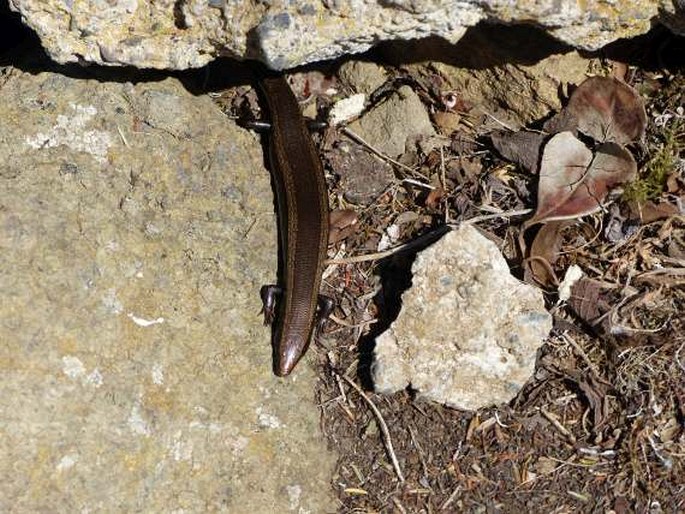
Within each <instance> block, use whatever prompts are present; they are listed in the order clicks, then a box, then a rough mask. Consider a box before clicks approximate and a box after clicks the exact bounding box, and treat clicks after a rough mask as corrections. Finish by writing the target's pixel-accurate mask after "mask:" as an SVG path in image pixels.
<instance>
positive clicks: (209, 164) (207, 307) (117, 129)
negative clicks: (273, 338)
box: [0, 3, 332, 513]
mask: <svg viewBox="0 0 685 514" xmlns="http://www.w3.org/2000/svg"><path fill="white" fill-rule="evenodd" d="M74 5H76V3H75V4H74ZM118 5H121V4H118ZM130 5H131V6H134V7H135V5H136V4H135V3H131V4H130ZM47 9H49V7H48V8H47ZM103 9H104V7H103ZM105 10H106V9H105ZM46 12H47V11H46ZM93 12H94V13H96V12H98V10H97V9H96V10H93ZM123 12H127V11H123ZM43 14H45V12H44V13H43ZM0 113H1V119H2V120H3V123H2V131H0V377H1V378H0V441H1V443H0V453H1V454H2V458H1V459H0V511H2V512H231V513H240V512H250V513H252V512H326V511H329V510H332V507H331V501H330V500H331V499H330V497H329V495H330V487H329V477H330V473H331V469H332V459H331V456H330V455H329V454H328V453H327V451H326V449H325V445H324V443H323V441H322V439H321V437H320V434H319V429H318V427H319V423H318V418H319V415H318V410H317V408H316V406H315V405H314V404H313V403H312V400H313V379H314V377H313V373H312V372H311V370H310V368H309V367H308V366H307V365H306V363H303V364H301V365H300V366H299V367H298V368H297V370H296V371H295V374H294V376H293V377H292V378H291V379H287V380H282V379H278V378H276V377H274V376H273V375H272V373H271V349H270V345H269V341H270V331H269V330H268V329H267V328H265V327H263V326H261V320H260V318H259V316H258V312H259V309H260V305H259V299H258V289H259V286H260V285H261V284H262V283H264V282H269V281H272V280H273V278H274V274H275V264H276V230H275V223H274V216H273V209H272V205H273V201H272V198H273V197H272V192H271V188H270V185H269V175H268V172H267V171H266V170H265V169H264V168H263V165H262V162H263V158H262V152H261V148H260V145H259V144H258V141H257V138H256V137H255V136H254V135H253V134H251V133H249V132H246V131H244V130H242V129H239V128H237V127H236V126H235V125H234V124H233V123H232V122H231V121H229V120H228V119H227V118H226V117H225V116H224V115H222V114H221V112H220V111H219V109H218V108H217V107H216V106H215V105H214V104H213V103H212V102H211V100H210V99H208V98H207V97H194V96H192V95H191V94H189V93H188V92H187V91H185V90H184V89H183V87H182V86H181V85H180V84H179V83H178V82H177V81H176V80H172V79H167V80H164V81H162V82H150V83H138V84H137V85H132V84H130V83H107V82H98V81H96V80H75V79H71V78H67V77H65V76H61V75H57V74H53V73H40V74H37V75H32V74H29V73H23V72H21V71H19V70H17V69H13V70H11V72H10V73H7V74H6V75H5V76H4V79H3V89H2V97H1V98H0Z"/></svg>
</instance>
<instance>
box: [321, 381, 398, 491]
mask: <svg viewBox="0 0 685 514" xmlns="http://www.w3.org/2000/svg"><path fill="white" fill-rule="evenodd" d="M334 373H335V372H334ZM336 375H337V373H336ZM339 376H340V377H341V378H342V379H343V380H344V381H345V382H347V383H348V384H349V385H350V387H352V389H354V390H355V391H357V392H358V393H359V396H361V397H362V398H363V399H364V401H366V403H368V404H369V407H370V408H371V411H372V412H373V414H374V415H375V416H376V421H378V425H379V426H380V428H381V432H382V433H383V442H384V443H385V450H386V451H387V452H388V455H389V457H390V460H391V461H392V467H393V468H395V473H396V474H397V478H398V479H399V481H400V483H401V484H403V483H404V475H403V474H402V469H401V468H400V463H399V462H398V460H397V456H396V455H395V450H394V449H393V447H392V440H391V439H390V431H389V430H388V425H386V424H385V420H384V419H383V415H382V414H381V411H379V410H378V407H376V405H375V404H374V403H373V402H372V401H371V398H369V397H368V396H367V395H366V393H365V392H364V391H362V389H361V387H359V386H358V385H357V384H355V383H354V381H353V380H351V379H350V378H348V377H346V376H345V375H339Z"/></svg>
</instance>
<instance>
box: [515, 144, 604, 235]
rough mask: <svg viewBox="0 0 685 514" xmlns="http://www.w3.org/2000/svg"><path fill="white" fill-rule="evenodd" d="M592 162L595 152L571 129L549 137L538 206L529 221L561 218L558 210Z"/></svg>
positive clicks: (541, 164) (543, 158)
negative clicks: (557, 212)
mask: <svg viewBox="0 0 685 514" xmlns="http://www.w3.org/2000/svg"><path fill="white" fill-rule="evenodd" d="M591 162H592V152H591V151H590V150H589V149H588V148H587V147H586V146H585V145H584V144H583V143H582V142H581V141H579V140H578V139H576V137H575V136H574V135H573V134H571V133H570V132H561V133H560V134H557V135H556V136H554V137H553V138H552V139H550V140H549V142H548V143H547V146H546V147H545V150H544V152H543V154H542V162H541V163H540V180H539V182H538V207H537V210H536V212H535V215H534V216H533V219H531V220H530V221H529V223H528V224H532V223H534V222H540V221H550V220H552V219H558V218H557V217H556V211H557V209H558V208H559V207H562V206H563V205H564V204H565V203H566V201H567V200H568V199H569V198H570V197H571V196H572V195H573V193H574V191H575V190H576V189H577V186H578V185H579V184H580V183H581V181H582V179H583V177H584V176H585V175H586V174H587V169H588V167H589V166H590V163H591Z"/></svg>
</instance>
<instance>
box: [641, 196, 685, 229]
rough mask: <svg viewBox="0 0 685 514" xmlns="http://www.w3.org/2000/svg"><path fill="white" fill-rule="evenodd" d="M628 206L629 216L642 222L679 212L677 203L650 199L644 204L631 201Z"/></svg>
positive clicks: (675, 214) (674, 214) (663, 217)
mask: <svg viewBox="0 0 685 514" xmlns="http://www.w3.org/2000/svg"><path fill="white" fill-rule="evenodd" d="M629 207H630V215H631V218H632V219H638V220H640V222H641V223H643V224H647V223H651V222H653V221H657V220H661V219H665V218H670V217H671V216H678V215H679V214H681V212H680V209H679V208H678V206H677V205H675V204H673V203H670V202H666V201H656V202H652V201H650V202H647V203H645V204H639V203H638V202H631V203H630V204H629Z"/></svg>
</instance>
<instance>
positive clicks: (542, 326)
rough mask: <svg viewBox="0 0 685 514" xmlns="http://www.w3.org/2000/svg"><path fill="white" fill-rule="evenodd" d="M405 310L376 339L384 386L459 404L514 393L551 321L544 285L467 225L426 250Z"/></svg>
mask: <svg viewBox="0 0 685 514" xmlns="http://www.w3.org/2000/svg"><path fill="white" fill-rule="evenodd" d="M412 272H413V279H412V287H411V288H410V289H409V290H407V291H406V292H405V293H404V294H403V295H402V310H401V312H400V315H399V316H398V318H397V319H396V320H395V322H394V323H393V324H392V326H391V327H390V329H388V330H387V331H385V332H383V333H382V334H381V335H380V336H379V337H378V338H377V339H376V348H375V354H374V357H375V361H374V365H373V378H374V383H375V387H376V390H377V391H378V392H380V393H394V392H396V391H399V390H401V389H404V388H405V387H407V386H411V387H412V389H414V390H415V391H416V393H417V396H418V397H424V398H427V399H429V400H433V401H436V402H440V403H444V404H447V405H449V406H451V407H457V408H460V409H478V408H480V407H486V406H490V405H493V404H497V403H505V402H508V401H509V400H511V399H512V398H513V397H514V396H516V394H517V393H518V391H519V390H520V389H521V387H522V386H523V384H524V383H525V382H526V381H527V380H528V379H529V378H530V377H531V376H532V374H533V370H534V368H535V357H536V353H537V350H538V348H539V347H540V346H541V345H542V343H543V342H544V339H545V337H547V335H548V334H549V331H550V330H551V328H552V317H551V316H550V314H549V313H548V312H547V311H546V310H545V306H544V301H543V298H542V293H541V292H540V290H538V289H536V288H534V287H532V286H529V285H526V284H523V283H521V282H519V281H518V280H516V279H515V278H514V277H513V276H511V274H510V272H509V268H508V266H507V263H506V261H505V260H504V257H503V256H502V254H501V253H500V252H499V250H498V248H497V246H496V245H495V244H494V243H493V242H491V241H489V240H488V239H486V238H485V237H484V236H482V235H481V234H480V233H479V232H478V231H477V230H476V229H475V228H473V227H471V226H469V225H465V226H462V227H460V228H459V229H457V230H455V231H453V232H450V233H448V234H447V235H446V236H445V237H443V238H442V239H441V240H440V241H438V242H437V243H436V244H434V245H433V246H431V247H430V248H428V249H426V250H424V251H423V252H422V253H421V254H420V255H419V256H418V257H417V259H416V262H415V263H414V266H413V267H412Z"/></svg>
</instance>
